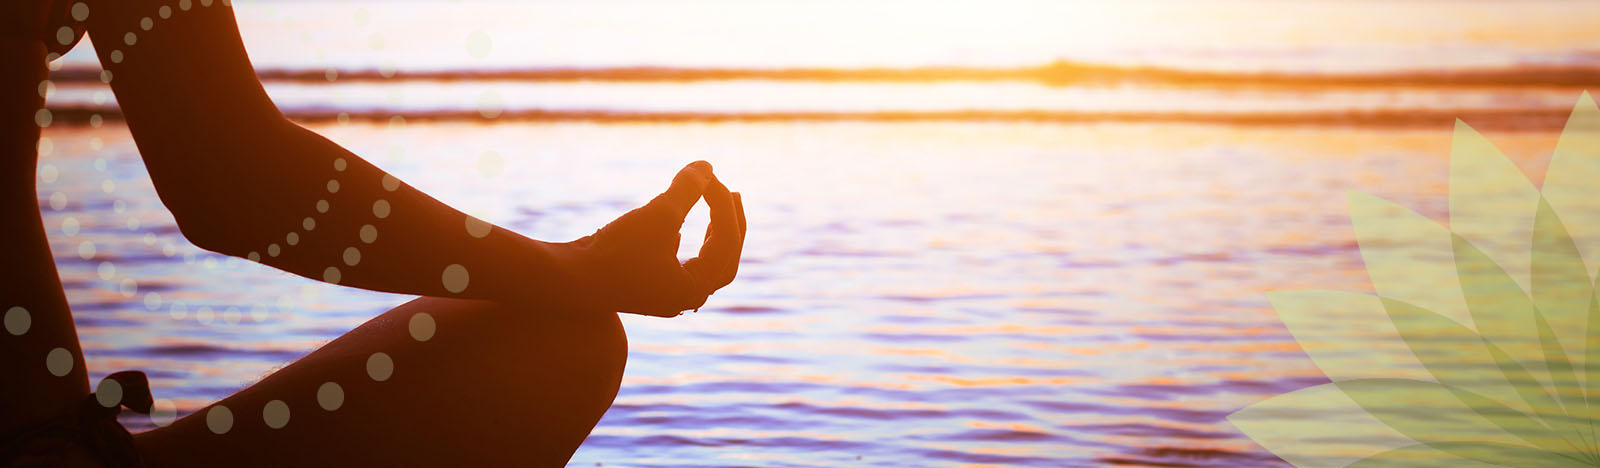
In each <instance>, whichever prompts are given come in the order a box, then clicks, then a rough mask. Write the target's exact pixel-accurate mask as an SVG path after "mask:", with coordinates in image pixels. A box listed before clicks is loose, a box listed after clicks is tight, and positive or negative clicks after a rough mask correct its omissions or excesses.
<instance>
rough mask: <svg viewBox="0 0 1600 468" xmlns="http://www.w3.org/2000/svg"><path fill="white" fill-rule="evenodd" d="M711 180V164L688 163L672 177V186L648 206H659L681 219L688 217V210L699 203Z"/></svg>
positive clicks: (712, 177) (703, 162)
mask: <svg viewBox="0 0 1600 468" xmlns="http://www.w3.org/2000/svg"><path fill="white" fill-rule="evenodd" d="M712 180H714V176H713V175H712V174H711V163H708V162H705V161H695V162H692V163H689V165H687V166H684V167H683V169H681V170H679V171H678V174H677V175H676V176H673V177H672V186H670V187H667V191H666V192H662V193H661V195H658V196H656V198H655V200H651V202H650V204H652V205H655V204H659V205H660V206H662V207H664V208H666V209H667V210H669V211H671V212H672V214H674V215H677V217H678V218H679V219H682V218H683V217H684V216H688V215H689V210H690V209H692V208H694V204H695V203H697V202H699V201H700V196H701V195H702V194H704V193H705V191H706V185H707V184H709V183H710V182H711V181H712Z"/></svg>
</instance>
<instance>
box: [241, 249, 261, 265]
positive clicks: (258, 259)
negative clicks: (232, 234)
mask: <svg viewBox="0 0 1600 468" xmlns="http://www.w3.org/2000/svg"><path fill="white" fill-rule="evenodd" d="M244 258H247V259H249V260H250V261H252V262H256V263H261V254H260V253H256V252H254V251H251V252H250V253H249V254H246V255H245V256H244Z"/></svg>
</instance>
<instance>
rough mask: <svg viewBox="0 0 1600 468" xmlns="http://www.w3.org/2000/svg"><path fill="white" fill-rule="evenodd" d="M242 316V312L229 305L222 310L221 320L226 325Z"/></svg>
mask: <svg viewBox="0 0 1600 468" xmlns="http://www.w3.org/2000/svg"><path fill="white" fill-rule="evenodd" d="M243 318H244V313H243V312H240V311H239V309H238V308H237V307H229V308H227V309H224V310H223V311H222V322H223V323H226V324H228V325H233V324H236V323H239V320H240V319H243Z"/></svg>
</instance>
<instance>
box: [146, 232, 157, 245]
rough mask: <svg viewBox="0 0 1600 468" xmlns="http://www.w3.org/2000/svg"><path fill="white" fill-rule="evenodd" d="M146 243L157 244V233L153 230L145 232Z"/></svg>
mask: <svg viewBox="0 0 1600 468" xmlns="http://www.w3.org/2000/svg"><path fill="white" fill-rule="evenodd" d="M144 243H145V245H156V234H155V233H153V232H146V233H144Z"/></svg>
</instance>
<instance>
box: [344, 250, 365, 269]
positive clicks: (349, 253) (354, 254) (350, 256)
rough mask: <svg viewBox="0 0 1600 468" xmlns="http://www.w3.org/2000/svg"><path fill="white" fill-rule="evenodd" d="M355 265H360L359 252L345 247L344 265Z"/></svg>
mask: <svg viewBox="0 0 1600 468" xmlns="http://www.w3.org/2000/svg"><path fill="white" fill-rule="evenodd" d="M357 263H361V250H360V249H357V248H355V247H345V249H344V264H345V265H350V266H356V264H357Z"/></svg>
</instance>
